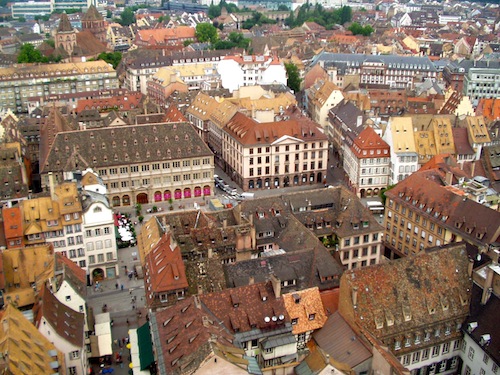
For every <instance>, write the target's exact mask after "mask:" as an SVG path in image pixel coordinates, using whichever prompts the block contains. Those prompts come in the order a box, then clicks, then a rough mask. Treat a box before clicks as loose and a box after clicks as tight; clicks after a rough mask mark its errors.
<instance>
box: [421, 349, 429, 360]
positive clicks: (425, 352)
mask: <svg viewBox="0 0 500 375" xmlns="http://www.w3.org/2000/svg"><path fill="white" fill-rule="evenodd" d="M426 359H429V348H426V349H424V350H422V361H425V360H426Z"/></svg>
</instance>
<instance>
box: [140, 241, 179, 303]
mask: <svg viewBox="0 0 500 375" xmlns="http://www.w3.org/2000/svg"><path fill="white" fill-rule="evenodd" d="M144 265H145V268H146V269H147V272H148V274H149V277H148V279H147V280H146V284H147V285H148V288H147V289H148V291H150V292H151V293H156V294H162V293H167V292H169V291H176V290H179V289H186V288H187V287H188V282H187V279H186V270H185V267H184V261H183V260H182V255H181V250H180V248H179V246H177V243H176V242H175V241H174V239H173V238H172V234H171V233H165V234H163V236H162V237H161V238H160V241H159V242H158V243H157V244H156V245H155V246H154V247H153V248H152V249H150V251H149V252H148V253H147V254H146V255H145V260H144ZM148 280H149V281H148ZM146 297H147V298H148V299H149V294H147V295H146Z"/></svg>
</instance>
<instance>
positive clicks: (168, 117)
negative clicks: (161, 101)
mask: <svg viewBox="0 0 500 375" xmlns="http://www.w3.org/2000/svg"><path fill="white" fill-rule="evenodd" d="M165 122H188V120H187V119H186V118H185V117H184V115H183V114H182V112H181V111H179V109H178V108H177V106H176V105H175V104H172V105H171V106H170V107H168V108H167V111H166V112H165Z"/></svg>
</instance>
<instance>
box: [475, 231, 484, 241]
mask: <svg viewBox="0 0 500 375" xmlns="http://www.w3.org/2000/svg"><path fill="white" fill-rule="evenodd" d="M483 237H484V233H479V232H478V233H476V238H477V239H478V240H482V239H483Z"/></svg>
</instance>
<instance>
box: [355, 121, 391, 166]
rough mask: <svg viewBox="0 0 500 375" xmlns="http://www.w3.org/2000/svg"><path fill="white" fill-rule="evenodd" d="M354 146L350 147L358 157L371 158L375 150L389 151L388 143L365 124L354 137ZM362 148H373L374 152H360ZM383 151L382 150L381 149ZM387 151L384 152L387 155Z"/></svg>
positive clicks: (367, 149)
mask: <svg viewBox="0 0 500 375" xmlns="http://www.w3.org/2000/svg"><path fill="white" fill-rule="evenodd" d="M354 145H355V147H352V151H353V152H354V154H355V155H356V156H357V157H358V158H373V157H375V155H379V156H381V155H384V154H383V153H382V154H377V153H376V150H387V151H388V152H389V149H390V147H389V145H388V144H387V143H386V142H385V141H384V140H383V139H382V138H381V137H380V136H379V135H378V134H377V133H375V130H373V128H372V127H371V126H367V127H366V128H365V129H363V130H362V131H361V133H359V135H358V136H357V137H356V138H355V139H354ZM362 150H365V151H369V150H373V152H374V154H370V153H369V152H366V154H363V153H362ZM382 152H383V151H382ZM388 155H389V153H387V154H386V156H388Z"/></svg>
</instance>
